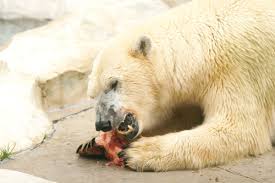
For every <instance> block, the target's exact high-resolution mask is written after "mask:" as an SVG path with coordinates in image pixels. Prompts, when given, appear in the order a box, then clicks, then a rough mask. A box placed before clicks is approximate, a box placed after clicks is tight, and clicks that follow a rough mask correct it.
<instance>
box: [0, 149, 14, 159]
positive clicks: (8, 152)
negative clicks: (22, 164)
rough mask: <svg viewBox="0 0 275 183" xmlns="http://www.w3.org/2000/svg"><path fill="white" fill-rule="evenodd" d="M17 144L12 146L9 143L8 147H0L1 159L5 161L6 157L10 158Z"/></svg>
mask: <svg viewBox="0 0 275 183" xmlns="http://www.w3.org/2000/svg"><path fill="white" fill-rule="evenodd" d="M14 147H15V145H13V146H11V145H8V146H7V147H6V148H2V149H0V161H3V160H5V159H10V157H11V156H12V155H13V149H14Z"/></svg>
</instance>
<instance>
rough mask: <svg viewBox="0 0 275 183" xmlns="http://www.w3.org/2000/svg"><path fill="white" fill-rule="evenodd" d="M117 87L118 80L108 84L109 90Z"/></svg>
mask: <svg viewBox="0 0 275 183" xmlns="http://www.w3.org/2000/svg"><path fill="white" fill-rule="evenodd" d="M117 85H118V80H113V81H111V83H110V89H111V90H116V88H117Z"/></svg>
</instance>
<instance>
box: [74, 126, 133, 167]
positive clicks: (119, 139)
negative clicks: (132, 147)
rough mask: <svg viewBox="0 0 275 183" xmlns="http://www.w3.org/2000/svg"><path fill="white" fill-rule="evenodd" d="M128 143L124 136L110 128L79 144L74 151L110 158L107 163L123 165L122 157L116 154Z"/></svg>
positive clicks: (80, 153)
mask: <svg viewBox="0 0 275 183" xmlns="http://www.w3.org/2000/svg"><path fill="white" fill-rule="evenodd" d="M128 144H129V141H128V140H126V138H125V137H124V136H123V135H121V134H118V133H117V132H116V131H114V130H112V131H109V132H100V133H99V135H98V136H97V137H95V138H93V139H92V140H91V141H90V142H88V143H86V144H81V145H80V146H79V147H78V149H77V151H76V153H78V154H79V155H80V156H91V157H105V158H107V159H109V160H110V162H109V163H108V164H107V165H117V166H124V160H123V158H120V157H119V156H118V153H120V152H121V151H122V150H123V149H125V148H126V147H127V146H128Z"/></svg>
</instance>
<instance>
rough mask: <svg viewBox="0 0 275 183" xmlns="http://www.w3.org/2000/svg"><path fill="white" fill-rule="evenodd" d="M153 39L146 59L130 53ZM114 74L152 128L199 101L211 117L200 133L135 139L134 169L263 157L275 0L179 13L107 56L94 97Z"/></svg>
mask: <svg viewBox="0 0 275 183" xmlns="http://www.w3.org/2000/svg"><path fill="white" fill-rule="evenodd" d="M144 35H145V36H148V37H150V40H152V49H151V51H150V54H148V56H147V57H146V58H145V57H143V56H140V55H133V54H131V50H132V47H133V45H135V43H136V42H137V41H139V39H140V37H142V36H144ZM113 77H119V78H120V82H121V83H122V87H121V88H120V89H119V92H120V95H121V96H120V98H121V100H122V101H121V103H122V105H124V106H125V108H127V109H129V110H133V111H135V113H136V114H137V117H138V121H139V123H140V125H141V126H142V127H143V128H142V129H143V130H144V131H146V130H147V131H148V130H152V129H153V128H154V127H155V126H156V125H157V124H158V123H160V121H163V118H167V117H169V115H170V114H171V109H172V108H173V107H174V106H175V105H180V104H189V103H191V104H192V103H193V104H197V105H200V106H201V107H202V108H203V110H204V114H205V119H204V122H203V124H202V125H201V126H199V127H197V128H194V129H191V130H185V131H180V132H176V133H170V134H166V135H163V136H155V137H150V138H149V137H147V138H145V137H143V138H141V139H138V140H137V141H136V142H133V143H132V144H131V146H130V148H128V149H127V150H126V155H127V156H128V161H127V165H128V166H129V167H131V168H133V169H136V170H139V171H144V170H154V171H165V170H174V169H184V168H187V169H193V168H195V169H196V168H203V167H207V166H213V165H219V164H224V163H227V162H230V161H232V160H235V159H238V158H240V157H244V156H248V155H259V154H262V153H264V152H266V151H268V150H270V149H271V134H272V123H273V124H274V105H275V2H274V1H273V0H194V1H193V2H192V3H188V4H185V5H182V6H180V7H178V8H175V9H173V10H171V11H170V12H168V13H167V14H165V15H162V16H160V17H157V18H154V19H153V20H152V21H149V22H148V23H146V24H144V25H142V26H138V27H136V28H134V29H132V30H129V32H128V33H125V34H123V35H121V36H119V37H117V38H116V39H115V40H114V41H113V42H112V43H111V44H110V45H109V46H108V47H107V48H106V49H105V50H104V51H103V53H102V56H101V58H100V62H98V63H97V64H96V66H95V67H94V71H93V73H92V75H91V81H90V82H92V83H93V86H95V87H96V88H90V90H93V92H91V93H90V94H91V95H93V96H97V95H99V93H100V91H103V90H104V88H105V87H106V86H107V83H108V78H113ZM95 91H96V92H95ZM272 121H273V122H272Z"/></svg>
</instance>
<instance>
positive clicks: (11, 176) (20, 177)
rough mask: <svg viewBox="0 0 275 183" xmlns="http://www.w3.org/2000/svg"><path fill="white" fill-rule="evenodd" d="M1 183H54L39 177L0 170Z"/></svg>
mask: <svg viewBox="0 0 275 183" xmlns="http://www.w3.org/2000/svg"><path fill="white" fill-rule="evenodd" d="M0 182H1V183H22V182H24V183H54V182H52V181H48V180H45V179H42V178H39V177H35V176H32V175H29V174H25V173H21V172H17V171H12V170H7V169H0Z"/></svg>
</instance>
